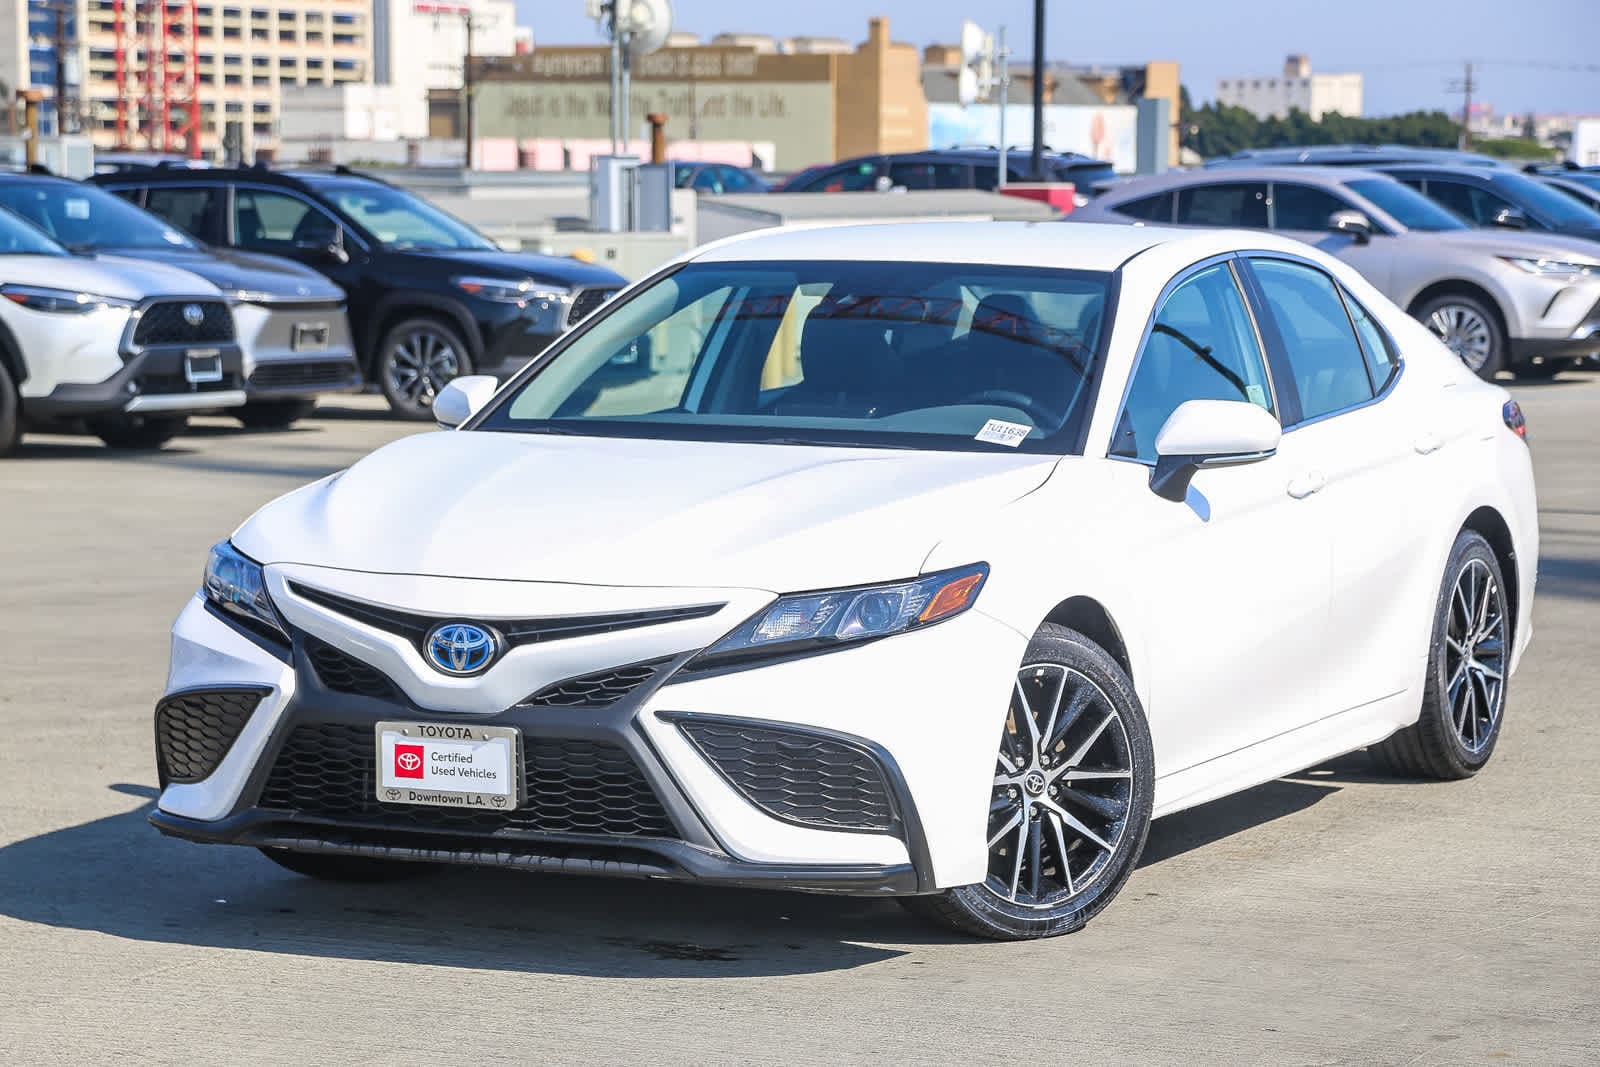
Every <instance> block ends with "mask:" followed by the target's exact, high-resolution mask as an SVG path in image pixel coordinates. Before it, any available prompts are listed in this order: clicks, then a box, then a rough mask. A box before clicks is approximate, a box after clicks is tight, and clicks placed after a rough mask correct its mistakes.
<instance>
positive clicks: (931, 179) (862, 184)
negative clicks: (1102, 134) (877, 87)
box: [778, 148, 1117, 196]
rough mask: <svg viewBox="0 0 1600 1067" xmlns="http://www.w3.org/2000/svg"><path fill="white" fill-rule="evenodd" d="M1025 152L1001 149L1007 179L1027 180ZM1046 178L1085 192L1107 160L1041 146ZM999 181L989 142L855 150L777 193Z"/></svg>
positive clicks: (986, 185) (1100, 177) (1108, 177)
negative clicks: (866, 152)
mask: <svg viewBox="0 0 1600 1067" xmlns="http://www.w3.org/2000/svg"><path fill="white" fill-rule="evenodd" d="M1032 165H1033V161H1032V154H1031V153H1030V152H1025V151H1018V150H1017V149H1015V148H1013V149H1012V150H1011V151H1009V152H1007V153H1006V180H1007V181H1012V182H1022V181H1029V180H1031V178H1030V176H1029V168H1030V167H1031V166H1032ZM1044 166H1045V170H1046V171H1047V172H1048V175H1049V180H1050V181H1056V182H1074V183H1076V185H1077V187H1078V191H1079V192H1080V193H1082V194H1084V195H1085V196H1089V195H1091V194H1092V193H1093V192H1094V188H1095V186H1096V185H1099V184H1101V183H1104V182H1108V181H1112V180H1114V179H1115V178H1116V176H1117V174H1116V171H1115V170H1114V169H1113V168H1112V166H1111V164H1110V163H1107V162H1105V161H1104V160H1100V159H1093V158H1091V157H1089V156H1082V155H1079V154H1077V153H1076V152H1046V153H1045V154H1044ZM999 184H1000V152H999V150H998V149H994V148H933V149H929V150H928V151H926V152H899V153H894V154H891V155H876V156H857V157H856V158H854V159H846V160H841V161H840V162H838V163H830V164H824V165H822V166H816V167H810V168H808V169H806V170H803V171H801V172H800V173H799V174H796V175H795V176H794V177H792V178H790V179H789V180H788V181H787V182H785V183H784V184H783V185H781V186H779V187H778V191H779V192H780V193H851V192H860V191H871V190H874V189H890V188H896V187H899V188H904V189H983V190H991V191H992V190H993V189H994V188H995V187H996V186H997V185H999Z"/></svg>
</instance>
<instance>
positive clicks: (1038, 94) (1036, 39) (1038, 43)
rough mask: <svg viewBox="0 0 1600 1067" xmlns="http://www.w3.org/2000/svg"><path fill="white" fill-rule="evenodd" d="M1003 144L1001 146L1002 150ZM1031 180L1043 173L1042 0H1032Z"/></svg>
mask: <svg viewBox="0 0 1600 1067" xmlns="http://www.w3.org/2000/svg"><path fill="white" fill-rule="evenodd" d="M1003 149H1004V146H1002V150H1003ZM1031 163H1032V167H1031V169H1032V171H1033V180H1034V181H1036V182H1042V181H1044V179H1045V174H1044V0H1033V158H1032V160H1031Z"/></svg>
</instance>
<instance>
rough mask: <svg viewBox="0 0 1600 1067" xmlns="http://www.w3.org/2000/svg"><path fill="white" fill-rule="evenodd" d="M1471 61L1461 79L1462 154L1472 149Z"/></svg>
mask: <svg viewBox="0 0 1600 1067" xmlns="http://www.w3.org/2000/svg"><path fill="white" fill-rule="evenodd" d="M1472 90H1473V84H1472V60H1470V59H1469V60H1467V69H1466V76H1465V77H1464V78H1462V79H1461V95H1462V97H1463V99H1464V103H1463V104H1462V105H1461V143H1460V146H1459V147H1460V148H1461V150H1462V151H1463V152H1465V151H1466V150H1467V149H1469V148H1471V147H1472Z"/></svg>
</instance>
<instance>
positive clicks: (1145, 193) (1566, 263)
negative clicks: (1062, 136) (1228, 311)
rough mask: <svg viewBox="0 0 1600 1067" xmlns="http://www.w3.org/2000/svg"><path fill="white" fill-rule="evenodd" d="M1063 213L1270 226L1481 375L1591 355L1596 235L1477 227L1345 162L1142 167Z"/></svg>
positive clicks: (1541, 371)
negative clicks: (1383, 300)
mask: <svg viewBox="0 0 1600 1067" xmlns="http://www.w3.org/2000/svg"><path fill="white" fill-rule="evenodd" d="M1069 218H1071V219H1073V220H1075V221H1081V222H1120V223H1131V224H1134V225H1140V224H1143V223H1153V224H1160V225H1170V224H1173V223H1177V224H1178V225H1186V226H1219V227H1220V226H1226V227H1232V228H1238V229H1257V230H1277V231H1279V232H1281V233H1286V234H1288V235H1289V236H1291V237H1295V238H1298V239H1300V240H1302V241H1305V242H1306V243H1307V244H1311V245H1315V246H1316V247H1318V248H1320V249H1322V250H1323V251H1324V252H1327V253H1329V254H1331V255H1335V256H1338V257H1339V258H1340V259H1342V260H1345V261H1346V262H1348V263H1349V264H1351V265H1352V266H1354V267H1355V268H1356V269H1357V270H1359V271H1361V273H1362V274H1364V275H1366V277H1367V280H1368V281H1370V282H1372V284H1373V285H1375V286H1376V287H1377V288H1378V289H1379V290H1381V291H1382V292H1383V293H1384V295H1386V296H1388V297H1389V299H1391V300H1393V301H1394V302H1395V303H1396V304H1398V305H1399V306H1400V307H1402V308H1405V309H1406V310H1407V311H1408V312H1410V313H1411V314H1412V315H1413V316H1415V317H1416V318H1417V319H1419V320H1420V321H1422V322H1424V323H1426V324H1427V325H1428V327H1429V328H1431V329H1432V330H1433V332H1434V333H1436V334H1438V335H1439V337H1440V339H1442V340H1443V341H1444V343H1445V344H1447V345H1448V346H1449V347H1450V348H1451V349H1453V350H1454V351H1455V352H1456V354H1457V355H1459V356H1460V357H1461V358H1462V359H1463V360H1464V361H1465V362H1466V363H1467V365H1468V366H1470V367H1471V368H1472V369H1473V370H1474V371H1475V372H1476V373H1477V374H1478V375H1480V376H1481V377H1484V378H1493V377H1494V375H1495V373H1496V372H1497V371H1500V370H1509V371H1511V372H1513V373H1514V374H1516V375H1517V376H1519V377H1530V378H1540V377H1549V376H1551V375H1553V374H1555V373H1557V372H1558V371H1561V370H1563V369H1565V368H1566V367H1569V366H1571V365H1572V364H1573V363H1575V362H1576V361H1578V360H1581V359H1584V358H1586V357H1589V356H1592V355H1595V354H1596V353H1600V244H1597V243H1594V242H1590V241H1584V240H1580V239H1577V238H1571V237H1563V236H1559V235H1556V234H1532V233H1522V232H1509V231H1500V230H1477V229H1473V228H1471V227H1470V226H1468V225H1467V224H1466V223H1465V222H1463V221H1461V220H1460V219H1459V218H1457V217H1456V216H1455V215H1452V214H1451V213H1450V212H1448V211H1446V210H1445V209H1444V208H1442V207H1440V206H1439V205H1437V204H1435V203H1434V202H1433V201H1431V200H1429V199H1427V198H1426V197H1424V196H1423V195H1422V194H1420V193H1418V192H1416V191H1415V190H1413V189H1410V188H1408V187H1407V186H1405V185H1402V184H1401V183H1400V182H1398V181H1395V180H1394V179H1393V178H1390V177H1387V176H1386V175H1383V174H1378V173H1375V172H1372V171H1363V170H1354V169H1351V168H1348V167H1304V166H1298V167H1228V168H1225V169H1216V170H1205V171H1193V172H1189V173H1174V174H1165V175H1160V176H1158V177H1153V178H1139V179H1134V180H1132V181H1128V182H1124V183H1121V184H1119V185H1116V186H1114V187H1113V188H1111V189H1109V190H1107V191H1106V192H1105V193H1104V194H1103V195H1102V196H1100V197H1098V198H1097V199H1095V200H1094V201H1093V202H1091V203H1090V204H1089V205H1088V206H1087V207H1084V208H1081V209H1079V210H1077V211H1074V212H1073V213H1072V214H1071V215H1070V216H1069Z"/></svg>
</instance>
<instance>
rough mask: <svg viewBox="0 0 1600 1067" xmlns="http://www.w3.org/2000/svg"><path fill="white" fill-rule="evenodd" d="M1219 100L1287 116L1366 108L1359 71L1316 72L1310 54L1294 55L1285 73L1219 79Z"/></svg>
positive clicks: (1264, 115) (1253, 111) (1354, 113)
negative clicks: (1300, 113) (1297, 112)
mask: <svg viewBox="0 0 1600 1067" xmlns="http://www.w3.org/2000/svg"><path fill="white" fill-rule="evenodd" d="M1217 103H1219V104H1226V105H1229V106H1231V107H1242V108H1244V109H1245V110H1246V111H1248V112H1250V113H1251V114H1253V115H1255V116H1256V117H1257V118H1261V119H1265V118H1280V119H1281V118H1284V117H1286V116H1287V115H1288V114H1289V112H1290V111H1291V110H1293V111H1301V112H1304V113H1305V114H1306V115H1309V116H1310V117H1311V119H1312V120H1313V121H1319V120H1321V118H1322V116H1324V115H1326V114H1328V113H1329V112H1338V113H1339V114H1341V115H1346V116H1349V117H1351V118H1355V117H1357V116H1359V115H1360V114H1361V112H1362V108H1363V100H1362V78H1361V75H1359V74H1313V73H1312V72H1311V60H1310V58H1308V57H1307V56H1303V55H1293V56H1290V57H1289V58H1288V59H1287V60H1286V61H1285V62H1284V64H1283V73H1282V74H1262V75H1249V76H1246V77H1243V78H1220V79H1218V80H1217Z"/></svg>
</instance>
